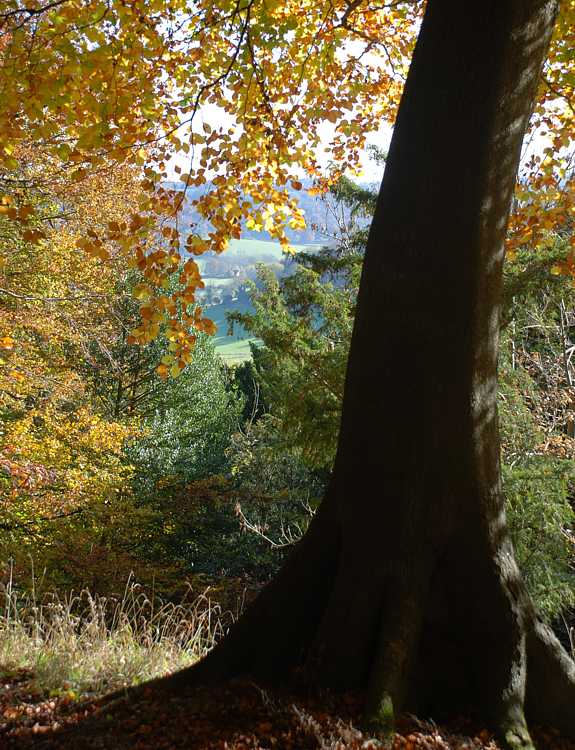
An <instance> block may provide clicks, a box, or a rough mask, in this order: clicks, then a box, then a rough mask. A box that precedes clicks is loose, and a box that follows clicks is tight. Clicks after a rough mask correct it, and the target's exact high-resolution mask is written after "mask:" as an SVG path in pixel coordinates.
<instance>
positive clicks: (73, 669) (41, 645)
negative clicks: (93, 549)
mask: <svg viewBox="0 0 575 750" xmlns="http://www.w3.org/2000/svg"><path fill="white" fill-rule="evenodd" d="M231 619H232V617H231V614H230V613H223V612H222V611H221V608H220V607H219V605H217V604H214V603H212V602H211V601H210V599H209V597H208V596H207V592H206V593H205V594H203V595H202V596H200V597H196V598H194V599H191V598H190V599H189V600H186V599H184V600H183V601H181V602H180V603H178V604H173V603H171V602H163V601H161V600H160V599H158V598H157V597H151V596H148V595H147V594H146V593H145V592H144V591H143V590H142V588H141V587H140V586H139V585H138V584H137V583H136V582H135V581H133V580H132V579H129V580H128V582H127V584H126V587H125V590H124V593H123V595H122V596H120V597H103V596H100V595H98V594H93V593H91V592H90V591H88V590H86V589H85V590H83V591H80V592H79V593H77V594H75V593H73V592H72V593H70V594H68V595H66V596H59V595H57V594H43V595H42V596H38V595H37V594H36V593H35V592H34V591H32V592H31V593H23V592H20V591H18V589H17V588H16V587H15V586H14V585H13V583H12V581H9V582H8V584H7V585H6V586H5V589H4V591H3V595H2V596H1V597H0V674H2V673H3V674H4V675H6V674H8V675H9V674H10V673H12V672H14V671H19V670H25V671H30V672H31V673H32V675H33V679H34V682H35V684H36V686H37V687H38V688H39V689H41V690H44V691H48V692H50V693H52V694H58V693H60V692H62V691H68V692H69V693H70V694H71V695H72V696H73V695H74V694H76V695H90V694H92V695H96V694H101V693H104V692H107V691H109V690H114V689H118V688H121V687H125V686H128V685H134V684H137V683H139V682H143V681H145V680H149V679H152V678H154V677H158V676H160V675H163V674H167V673H171V672H174V671H176V670H178V669H182V668H184V667H187V666H189V665H190V664H193V663H194V662H195V661H197V660H198V659H200V658H201V657H202V656H204V655H205V654H206V653H207V652H208V651H209V650H210V648H212V646H213V645H214V643H215V642H216V641H217V640H218V639H219V638H220V637H221V636H222V635H223V634H224V632H225V630H226V628H227V625H228V624H229V622H230V621H231Z"/></svg>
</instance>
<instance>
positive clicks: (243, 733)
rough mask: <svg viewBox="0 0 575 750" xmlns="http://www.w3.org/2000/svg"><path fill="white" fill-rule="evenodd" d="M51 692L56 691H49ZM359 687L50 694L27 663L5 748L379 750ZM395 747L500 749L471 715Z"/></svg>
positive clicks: (399, 737) (545, 736)
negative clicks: (367, 730) (364, 727)
mask: <svg viewBox="0 0 575 750" xmlns="http://www.w3.org/2000/svg"><path fill="white" fill-rule="evenodd" d="M52 692H54V691H52ZM360 706H361V699H360V697H359V696H357V695H343V696H342V695H339V696H334V695H332V694H329V693H325V692H323V693H315V694H309V693H308V694H306V693H303V692H302V691H287V690H284V691H277V690H274V691H272V690H270V689H268V688H265V689H263V688H261V687H259V686H257V685H256V684H254V683H250V682H234V683H230V684H228V685H226V686H221V687H218V688H194V689H193V690H192V689H190V690H187V691H186V690H180V691H179V692H178V693H177V694H175V695H174V694H170V695H169V696H166V695H165V694H164V693H163V692H160V691H158V690H157V689H155V688H153V687H152V688H148V687H145V686H144V687H141V688H139V689H138V691H137V694H136V695H135V696H134V697H131V698H126V697H123V698H116V699H115V700H111V701H110V700H109V699H107V698H106V697H104V698H97V697H84V698H82V699H78V698H77V697H75V696H71V695H70V694H69V693H68V692H66V691H65V690H63V691H62V692H61V693H59V694H57V695H52V696H50V695H47V694H46V693H42V692H41V691H38V690H37V689H36V688H35V687H34V679H33V675H32V674H31V673H30V672H27V671H25V670H19V671H16V672H14V673H12V674H10V675H8V674H6V675H4V676H3V677H2V678H1V682H0V748H3V749H4V748H6V750H32V748H34V750H56V749H58V750H183V748H186V750H264V749H265V750H271V749H274V750H284V749H285V750H308V749H309V750H311V749H312V748H319V750H360V749H361V750H375V748H381V747H383V745H382V744H381V743H380V742H379V741H378V740H376V739H374V738H371V737H369V736H368V735H365V734H363V733H362V732H361V731H360V730H359V729H358V728H357V725H356V724H354V722H357V719H358V716H359V715H360ZM397 730H398V731H397V734H396V735H395V738H394V740H393V745H392V750H416V749H419V748H421V749H422V750H448V749H451V748H454V749H456V750H497V748H498V745H497V743H496V742H495V740H494V739H493V736H492V735H491V734H490V733H489V732H488V731H486V730H485V729H482V728H481V727H477V726H474V725H473V723H472V722H470V721H467V720H463V719H462V720H459V721H455V722H452V723H451V724H449V725H445V726H438V725H436V724H434V723H433V722H424V721H419V720H417V719H415V718H414V717H410V716H406V717H403V718H402V719H401V720H400V722H399V723H398V727H397ZM533 735H534V739H535V743H536V746H537V748H538V749H539V750H575V743H574V742H567V741H565V740H563V739H561V738H560V737H559V736H558V735H556V734H555V733H554V732H546V731H538V730H535V731H534V732H533Z"/></svg>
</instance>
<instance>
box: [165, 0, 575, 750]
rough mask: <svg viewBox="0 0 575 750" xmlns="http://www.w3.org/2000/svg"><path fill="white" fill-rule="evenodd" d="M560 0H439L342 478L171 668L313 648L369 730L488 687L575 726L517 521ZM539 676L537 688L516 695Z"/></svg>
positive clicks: (507, 728)
mask: <svg viewBox="0 0 575 750" xmlns="http://www.w3.org/2000/svg"><path fill="white" fill-rule="evenodd" d="M556 6H557V3H556V1H555V0H482V1H481V2H477V0H475V1H474V2H470V3H463V2H461V0H429V3H428V7H427V11H426V14H425V18H424V21H423V25H422V28H421V32H420V35H419V39H418V42H417V46H416V50H415V53H414V57H413V61H412V64H411V68H410V72H409V76H408V79H407V83H406V86H405V91H404V94H403V98H402V102H401V106H400V110H399V114H398V118H397V123H396V126H395V130H394V134H393V139H392V143H391V148H390V152H389V156H388V160H387V166H386V170H385V175H384V179H383V183H382V186H381V191H380V195H379V200H378V205H377V210H376V213H375V216H374V220H373V224H372V227H371V232H370V236H369V240H368V245H367V251H366V256H365V262H364V268H363V274H362V280H361V285H360V291H359V299H358V304H357V317H356V321H355V328H354V333H353V339H352V345H351V353H350V357H349V365H348V372H347V379H346V387H345V396H344V403H343V415H342V424H341V433H340V439H339V448H338V452H337V457H336V461H335V468H334V473H333V479H332V483H331V486H330V489H329V492H328V493H327V496H326V498H325V500H324V503H323V505H322V508H321V509H320V511H319V513H318V515H317V516H316V518H315V519H314V521H313V523H312V526H311V528H310V531H309V533H308V534H307V536H306V537H305V538H304V540H302V542H301V543H300V545H299V547H298V548H297V549H296V550H295V551H294V553H293V555H292V557H291V558H290V559H289V560H288V562H287V564H286V566H285V568H284V569H283V570H282V572H281V573H280V575H279V577H278V578H277V579H276V580H275V581H274V582H273V583H272V584H271V585H270V586H269V587H268V588H267V589H266V590H265V591H264V592H263V593H262V595H261V596H260V597H259V599H258V600H257V601H256V602H255V603H254V605H253V606H252V607H251V608H250V609H249V610H248V612H247V613H246V615H245V616H244V617H243V618H242V619H241V620H240V622H239V623H238V624H237V626H236V627H235V628H234V629H233V630H232V632H231V633H230V635H229V637H228V638H227V639H226V640H225V641H224V642H223V643H222V644H220V646H219V647H217V648H216V649H215V650H214V651H213V652H212V654H211V655H210V656H209V657H208V658H207V659H205V660H204V662H203V663H201V664H200V665H199V666H198V667H196V668H193V669H192V670H188V671H185V672H182V673H180V674H179V675H177V676H176V677H175V678H172V679H171V682H170V683H169V684H170V685H173V686H175V685H179V684H181V683H182V682H184V683H185V682H189V681H192V680H200V681H202V680H204V681H205V680H219V679H223V678H226V677H230V676H234V675H238V674H244V673H250V674H252V675H255V676H260V677H266V678H269V677H276V678H277V677H280V676H281V675H283V674H285V672H286V671H287V670H289V669H290V668H292V667H294V666H297V665H305V667H306V668H307V670H308V673H309V674H310V676H311V677H312V678H313V679H314V680H315V681H317V682H319V683H321V684H324V685H328V686H332V687H336V688H356V687H357V688H366V689H367V705H366V719H367V721H368V723H370V724H372V725H374V726H375V727H376V728H378V729H383V730H386V729H389V728H391V726H392V721H393V714H394V713H395V712H397V710H399V709H402V708H405V707H409V708H410V709H411V710H418V711H425V712H427V713H429V712H432V714H433V715H443V714H447V713H452V712H454V711H461V710H469V708H470V707H472V706H473V707H475V709H476V711H477V712H478V713H479V715H480V716H481V717H482V718H483V719H484V720H486V721H489V722H490V723H491V724H492V725H493V726H494V727H496V728H497V730H498V731H499V733H500V736H501V738H502V739H503V740H504V741H505V742H506V743H507V745H509V746H514V747H519V746H523V747H526V746H529V744H530V739H529V734H528V732H527V728H526V724H525V719H524V705H526V706H527V711H528V716H529V718H530V719H532V720H533V721H536V722H539V721H542V722H551V723H553V724H554V725H555V726H556V727H557V728H558V729H560V730H562V731H564V732H568V733H571V734H574V735H575V718H574V717H575V667H574V666H573V664H572V663H571V662H570V660H569V659H568V657H567V655H566V654H565V653H564V652H562V651H561V647H560V645H559V644H558V642H557V641H556V639H554V637H553V636H552V634H551V632H550V631H549V630H548V629H546V628H545V626H544V625H542V624H541V623H540V622H539V621H538V620H537V618H536V615H535V614H534V612H533V609H532V606H531V604H530V602H529V599H528V597H527V595H526V593H525V589H524V585H523V583H522V580H521V577H520V575H519V572H518V570H517V567H516V564H515V561H514V557H513V550H512V547H511V543H510V540H509V535H508V532H507V528H506V522H505V514H504V509H503V498H502V494H501V482H500V470H499V435H498V426H497V411H496V366H497V347H498V334H499V315H500V297H501V269H502V263H503V255H504V251H503V241H504V235H505V229H506V224H507V218H508V212H509V208H510V204H511V198H512V194H513V188H514V182H515V175H516V171H517V166H518V162H519V157H520V150H521V144H522V138H523V135H524V132H525V128H526V125H527V122H528V119H529V115H530V112H531V108H532V106H533V101H534V97H535V93H536V88H537V83H538V79H539V74H540V70H541V66H542V63H543V60H544V58H545V54H546V50H547V46H548V42H549V37H550V34H551V30H552V26H553V21H554V18H555V13H556V10H557V7H556ZM526 684H527V686H528V687H527V701H525V695H526Z"/></svg>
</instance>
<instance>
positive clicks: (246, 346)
mask: <svg viewBox="0 0 575 750" xmlns="http://www.w3.org/2000/svg"><path fill="white" fill-rule="evenodd" d="M250 341H253V342H258V341H259V339H254V338H250V339H242V340H241V341H231V342H230V343H228V344H220V345H219V346H218V345H217V344H216V353H217V354H218V355H219V356H220V357H221V358H222V359H223V360H224V362H225V363H226V364H227V365H238V364H241V363H242V362H245V361H246V359H250V357H251V351H250Z"/></svg>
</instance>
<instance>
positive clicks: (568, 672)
mask: <svg viewBox="0 0 575 750" xmlns="http://www.w3.org/2000/svg"><path fill="white" fill-rule="evenodd" d="M526 712H527V716H528V718H529V721H531V722H533V723H536V724H539V725H541V726H548V727H554V728H555V729H557V730H558V731H559V732H561V734H562V735H564V736H566V737H570V738H575V662H573V660H572V659H571V658H569V656H568V654H567V652H566V651H565V649H564V648H563V646H562V645H561V644H560V643H559V641H558V639H557V638H556V637H555V635H554V633H553V631H552V630H551V628H549V627H548V626H547V625H545V624H544V623H543V622H541V621H540V620H538V619H537V618H536V617H535V616H532V619H531V621H530V622H529V623H528V626H527V696H526Z"/></svg>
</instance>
